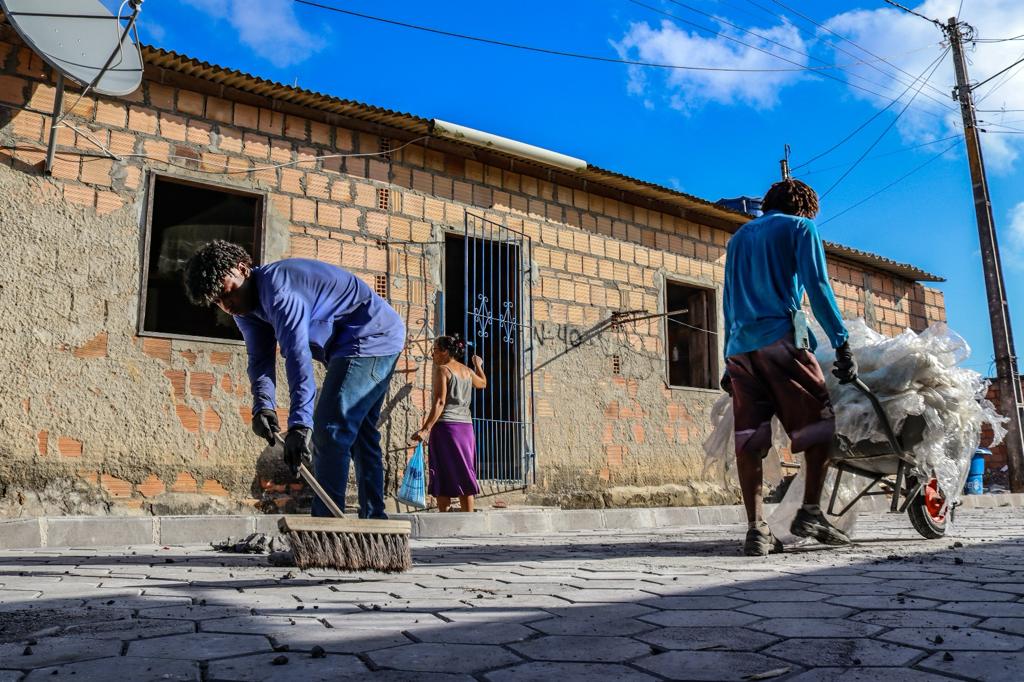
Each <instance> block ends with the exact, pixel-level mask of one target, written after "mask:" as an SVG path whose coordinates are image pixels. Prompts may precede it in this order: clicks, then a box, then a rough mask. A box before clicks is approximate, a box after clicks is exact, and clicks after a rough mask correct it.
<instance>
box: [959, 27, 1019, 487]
mask: <svg viewBox="0 0 1024 682" xmlns="http://www.w3.org/2000/svg"><path fill="white" fill-rule="evenodd" d="M962 26H963V24H961V23H960V22H959V21H957V19H956V17H953V18H951V19H950V20H949V21H948V22H947V23H946V25H945V27H944V29H943V30H944V31H945V33H946V37H947V38H948V39H949V45H950V48H951V49H952V52H953V66H954V67H955V69H956V89H955V90H954V91H953V97H954V98H955V99H956V100H957V101H959V102H960V113H961V114H962V115H963V119H964V140H965V141H966V142H967V159H968V162H969V164H970V168H971V184H972V185H973V188H974V211H975V213H976V214H977V218H978V237H979V239H980V242H981V260H982V266H983V268H984V271H985V292H986V294H987V295H988V314H989V319H990V321H991V324H992V345H993V347H994V349H995V355H996V377H997V379H996V385H997V386H998V387H999V408H1000V412H1001V413H1002V414H1003V415H1004V416H1006V417H1007V418H1008V419H1009V422H1008V423H1007V425H1006V427H1007V434H1006V441H1005V443H1006V454H1007V459H1008V464H1009V470H1010V489H1011V490H1012V491H1013V492H1015V493H1019V492H1024V433H1022V428H1021V423H1022V421H1024V396H1022V395H1021V386H1020V374H1019V373H1018V371H1017V356H1016V354H1015V351H1014V346H1013V329H1012V328H1011V326H1010V307H1009V305H1008V304H1007V301H1006V287H1005V286H1004V284H1003V266H1002V262H1001V260H1000V258H999V243H998V241H997V240H996V224H995V220H994V219H993V217H992V201H991V199H990V198H989V192H988V180H987V178H986V177H985V161H984V159H983V158H982V154H981V138H980V137H979V134H978V121H977V118H976V117H975V110H974V93H973V91H972V89H971V85H970V82H969V80H968V78H967V59H966V58H965V57H964V50H963V37H964V36H963V33H962V32H961V29H962Z"/></svg>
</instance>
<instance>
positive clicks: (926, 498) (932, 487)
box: [907, 478, 949, 540]
mask: <svg viewBox="0 0 1024 682" xmlns="http://www.w3.org/2000/svg"><path fill="white" fill-rule="evenodd" d="M911 485H912V486H913V485H916V484H914V483H912V484H911ZM907 516H909V517H910V523H911V525H913V526H914V530H916V531H917V532H918V533H920V534H921V535H922V536H923V537H925V538H927V539H929V540H937V539H938V538H941V537H943V536H944V535H945V534H946V528H947V526H948V525H949V509H948V508H947V506H946V498H945V496H943V494H942V492H940V491H939V483H938V481H936V480H935V479H934V478H933V479H932V480H930V481H929V482H928V484H927V485H925V486H924V487H923V488H921V491H920V492H919V493H918V494H917V496H916V497H915V498H914V499H913V500H912V501H911V502H910V505H909V506H908V507H907Z"/></svg>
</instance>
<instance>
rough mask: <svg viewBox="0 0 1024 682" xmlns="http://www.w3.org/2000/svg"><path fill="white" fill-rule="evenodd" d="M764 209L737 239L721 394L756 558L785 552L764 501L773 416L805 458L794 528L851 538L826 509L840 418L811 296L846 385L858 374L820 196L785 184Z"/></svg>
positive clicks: (748, 543) (731, 256) (748, 549)
mask: <svg viewBox="0 0 1024 682" xmlns="http://www.w3.org/2000/svg"><path fill="white" fill-rule="evenodd" d="M762 210H763V211H764V215H763V216H762V217H760V218H757V219H756V220H752V221H751V222H749V223H747V224H746V225H744V226H743V227H741V228H740V229H739V231H737V232H736V234H735V235H733V237H732V239H731V240H730V241H729V245H728V248H727V251H726V262H725V293H724V298H723V309H724V313H725V355H726V370H725V373H724V374H723V376H722V388H723V389H724V390H725V391H726V392H727V393H729V395H731V396H732V401H733V413H734V415H735V430H736V432H735V438H736V468H737V472H738V474H739V482H740V490H741V491H742V493H743V504H744V506H745V507H746V512H747V522H748V524H749V525H748V529H747V535H746V539H745V541H744V543H743V552H744V554H746V555H748V556H764V555H766V554H769V553H771V552H781V551H782V543H781V542H779V540H777V539H776V538H775V537H774V536H773V535H772V532H771V530H769V528H768V524H767V522H766V521H765V519H764V515H763V507H762V495H761V486H762V477H763V471H762V460H763V459H764V457H765V456H766V455H767V453H768V451H769V449H770V448H771V438H772V429H771V421H772V417H773V416H777V417H778V418H779V421H780V422H781V423H782V425H783V427H784V428H785V430H786V433H787V434H788V435H789V437H790V439H791V441H792V449H793V452H803V453H804V468H805V472H806V477H807V483H806V488H805V491H804V499H803V506H802V507H801V509H800V510H799V511H798V512H797V514H796V517H795V518H794V519H793V524H792V526H791V528H790V532H791V533H792V534H793V535H795V536H798V537H804V538H812V539H814V540H817V541H818V542H821V543H823V544H828V545H843V544H847V543H849V542H850V539H849V538H848V537H847V536H846V534H845V533H843V532H842V531H841V530H839V529H838V528H836V527H834V526H833V525H832V524H831V523H829V522H828V520H827V519H826V518H825V515H824V514H823V513H822V511H821V508H820V507H819V501H820V499H821V491H822V487H823V485H824V482H825V473H826V470H827V468H828V458H829V451H830V448H831V444H832V440H833V436H834V435H835V413H834V412H833V410H832V401H831V399H830V398H829V394H828V389H827V388H826V386H825V377H824V375H823V374H822V371H821V367H820V365H819V364H818V361H817V360H816V359H815V357H814V354H813V351H814V349H815V348H816V346H817V341H816V339H815V338H814V335H813V334H811V332H810V330H809V329H808V323H807V317H806V315H805V313H804V312H803V311H802V309H801V302H802V300H803V296H804V292H805V291H806V293H807V297H808V299H810V303H811V309H812V310H813V312H814V317H815V318H816V319H817V320H818V322H819V324H820V325H821V327H822V328H823V329H824V330H825V333H826V335H827V336H828V340H829V341H830V342H831V344H832V347H833V348H834V349H835V351H836V360H835V367H834V369H833V371H832V373H833V374H834V375H835V376H836V377H837V378H838V379H839V382H840V383H844V384H845V383H850V382H852V381H855V380H856V378H857V363H856V362H855V360H854V358H853V353H852V352H851V350H850V346H849V343H848V340H847V339H848V336H849V334H848V332H847V329H846V326H845V325H844V324H843V320H842V317H841V315H840V314H839V309H838V307H837V306H836V300H835V295H834V294H833V292H832V286H831V284H829V280H828V272H827V269H826V264H825V250H824V248H823V246H822V243H821V238H820V237H819V236H818V231H817V228H816V227H815V225H814V220H813V219H814V217H815V216H816V215H817V214H818V196H817V194H816V193H815V192H814V190H813V189H811V188H810V187H809V186H807V185H806V184H805V183H803V182H800V181H799V180H793V179H788V180H784V181H782V182H778V183H775V184H774V185H772V186H771V188H770V189H769V190H768V193H767V194H766V195H765V197H764V201H763V203H762Z"/></svg>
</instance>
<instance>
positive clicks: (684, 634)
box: [636, 627, 779, 651]
mask: <svg viewBox="0 0 1024 682" xmlns="http://www.w3.org/2000/svg"><path fill="white" fill-rule="evenodd" d="M636 638H637V639H639V640H640V641H642V642H647V643H648V644H653V645H655V646H658V647H661V648H663V649H685V650H691V651H692V650H707V649H719V650H722V651H757V650H758V649H762V648H764V647H766V646H768V645H769V644H772V643H773V642H777V641H779V638H778V637H774V636H772V635H768V634H765V633H763V632H755V631H753V630H747V629H746V628H735V627H727V628H709V627H695V628H660V629H658V630H654V631H653V632H646V633H644V634H642V635H637V637H636Z"/></svg>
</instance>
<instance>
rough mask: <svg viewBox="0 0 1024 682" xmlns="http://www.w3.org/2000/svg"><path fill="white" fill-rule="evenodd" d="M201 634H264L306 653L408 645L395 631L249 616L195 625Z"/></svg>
mask: <svg viewBox="0 0 1024 682" xmlns="http://www.w3.org/2000/svg"><path fill="white" fill-rule="evenodd" d="M438 622H439V623H440V622H441V621H438ZM199 627H200V628H201V630H202V631H203V632H230V633H239V634H241V633H247V634H254V635H265V636H267V637H272V638H273V640H274V643H275V644H278V645H280V644H287V645H288V646H289V647H291V648H292V649H295V650H300V651H308V650H310V649H312V648H313V647H314V646H320V647H323V648H324V649H325V650H327V651H330V652H332V653H337V654H355V653H363V652H364V651H372V650H374V649H383V648H384V647H389V646H397V645H399V644H408V643H409V639H408V638H407V637H405V636H404V635H403V634H402V633H401V630H400V629H399V628H396V629H394V630H383V629H374V628H352V627H343V628H338V627H330V628H329V627H327V626H325V625H324V624H323V623H321V622H320V621H319V620H317V619H315V618H290V617H288V616H249V617H248V618H222V619H219V620H206V621H203V622H202V623H200V624H199Z"/></svg>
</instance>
